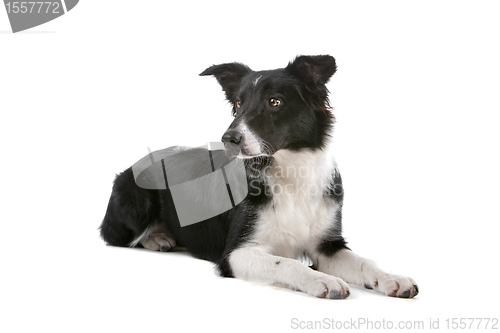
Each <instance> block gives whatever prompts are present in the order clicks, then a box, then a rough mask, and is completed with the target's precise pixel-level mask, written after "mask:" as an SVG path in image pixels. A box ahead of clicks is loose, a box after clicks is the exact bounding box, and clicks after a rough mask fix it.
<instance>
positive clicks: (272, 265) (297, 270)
mask: <svg viewBox="0 0 500 333" xmlns="http://www.w3.org/2000/svg"><path fill="white" fill-rule="evenodd" d="M229 264H230V266H231V270H232V271H233V275H234V276H235V277H236V278H240V279H243V280H249V281H255V282H261V283H265V284H269V285H278V286H285V287H287V288H290V289H294V290H300V291H304V292H306V293H308V294H309V295H313V296H316V297H326V298H333V299H342V298H347V297H348V296H349V286H348V285H347V284H346V283H345V282H344V281H342V280H341V279H339V278H337V277H334V276H331V275H328V274H324V273H321V272H318V271H315V270H312V269H311V268H309V267H307V266H305V265H304V264H302V263H301V262H299V261H298V260H294V259H290V258H284V257H279V256H275V255H272V254H271V253H270V250H269V249H267V248H266V247H263V246H257V245H249V246H244V247H241V248H238V249H236V250H234V251H232V252H231V254H230V255H229Z"/></svg>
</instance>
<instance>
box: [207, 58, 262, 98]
mask: <svg viewBox="0 0 500 333" xmlns="http://www.w3.org/2000/svg"><path fill="white" fill-rule="evenodd" d="M251 72H252V70H251V69H250V68H249V67H248V66H245V65H243V64H240V63H237V62H233V63H228V64H222V65H213V66H212V67H209V68H207V69H205V70H204V71H203V72H202V73H201V74H200V75H201V76H206V75H213V76H215V78H216V79H217V81H219V84H220V85H221V86H222V90H224V92H225V93H226V98H227V100H228V101H230V102H232V103H234V101H235V100H236V94H237V93H238V89H239V87H240V84H241V79H242V78H243V77H244V76H245V75H247V74H249V73H251Z"/></svg>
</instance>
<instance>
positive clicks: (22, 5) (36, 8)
mask: <svg viewBox="0 0 500 333" xmlns="http://www.w3.org/2000/svg"><path fill="white" fill-rule="evenodd" d="M5 7H7V13H9V14H10V13H14V14H18V13H21V14H42V13H45V14H49V13H51V14H60V13H59V2H51V1H28V2H25V1H22V2H20V1H9V2H6V3H5Z"/></svg>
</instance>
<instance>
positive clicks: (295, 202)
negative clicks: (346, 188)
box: [252, 150, 339, 258]
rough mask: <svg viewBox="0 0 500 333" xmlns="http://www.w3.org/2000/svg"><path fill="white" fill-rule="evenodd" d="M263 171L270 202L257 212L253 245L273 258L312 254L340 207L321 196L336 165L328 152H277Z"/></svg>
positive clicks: (329, 181) (329, 182) (331, 224)
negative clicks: (305, 253)
mask: <svg viewBox="0 0 500 333" xmlns="http://www.w3.org/2000/svg"><path fill="white" fill-rule="evenodd" d="M274 157H275V160H274V162H273V164H272V165H271V167H269V168H268V169H267V170H266V180H267V182H268V184H269V189H270V192H271V194H272V201H271V203H270V204H269V205H267V206H266V207H265V208H264V209H262V211H261V212H260V213H259V216H258V219H257V222H256V230H255V233H254V236H253V237H252V242H253V243H257V244H262V245H265V246H266V247H269V248H270V250H271V251H272V252H273V254H275V255H279V256H283V257H289V258H296V257H298V256H300V255H302V254H303V253H304V252H309V253H311V251H314V249H315V248H316V246H317V245H318V244H319V242H320V241H321V239H322V237H323V236H324V235H325V232H327V230H328V229H329V228H331V227H332V226H333V223H334V221H335V214H336V212H337V210H338V208H339V206H338V204H337V203H335V202H334V201H333V200H332V199H331V198H329V197H327V196H325V195H324V193H325V190H326V188H327V187H328V186H329V185H330V184H331V175H332V172H333V171H334V170H335V168H336V163H335V160H334V159H333V157H332V156H331V154H330V153H329V151H328V150H327V151H322V150H318V151H316V152H312V151H310V150H304V151H300V152H292V151H289V150H280V151H278V152H276V153H275V154H274Z"/></svg>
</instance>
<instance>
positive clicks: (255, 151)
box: [237, 122, 262, 157]
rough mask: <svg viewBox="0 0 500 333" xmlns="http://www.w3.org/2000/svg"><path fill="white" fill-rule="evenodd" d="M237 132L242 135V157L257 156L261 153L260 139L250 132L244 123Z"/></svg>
mask: <svg viewBox="0 0 500 333" xmlns="http://www.w3.org/2000/svg"><path fill="white" fill-rule="evenodd" d="M237 129H238V131H240V132H241V134H242V135H243V142H242V146H241V147H240V148H241V154H242V155H243V156H242V157H244V156H253V155H259V154H261V153H262V146H261V141H262V140H260V138H258V137H257V136H256V135H255V133H253V132H252V130H251V129H250V128H248V126H247V125H246V124H245V123H244V122H241V124H240V125H239V126H238V128H237Z"/></svg>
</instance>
